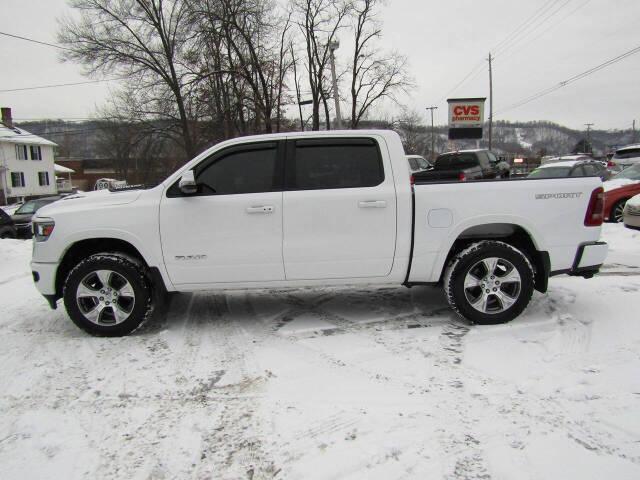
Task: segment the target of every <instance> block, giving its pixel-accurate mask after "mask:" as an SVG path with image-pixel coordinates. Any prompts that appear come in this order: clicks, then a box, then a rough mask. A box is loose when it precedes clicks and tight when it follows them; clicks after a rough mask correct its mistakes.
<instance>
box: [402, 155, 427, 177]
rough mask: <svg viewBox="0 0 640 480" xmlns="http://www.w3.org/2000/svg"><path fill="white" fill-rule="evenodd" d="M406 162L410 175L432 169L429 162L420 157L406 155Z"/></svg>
mask: <svg viewBox="0 0 640 480" xmlns="http://www.w3.org/2000/svg"><path fill="white" fill-rule="evenodd" d="M407 161H408V162H409V170H411V173H416V172H424V171H425V170H431V169H432V168H433V165H431V162H430V161H429V160H427V159H426V158H424V157H423V156H422V155H407Z"/></svg>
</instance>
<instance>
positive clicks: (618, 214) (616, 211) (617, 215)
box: [611, 202, 625, 223]
mask: <svg viewBox="0 0 640 480" xmlns="http://www.w3.org/2000/svg"><path fill="white" fill-rule="evenodd" d="M624 206H625V202H618V203H616V205H615V207H614V208H613V213H612V215H611V216H612V217H613V220H614V221H615V222H616V223H621V222H622V214H623V213H624Z"/></svg>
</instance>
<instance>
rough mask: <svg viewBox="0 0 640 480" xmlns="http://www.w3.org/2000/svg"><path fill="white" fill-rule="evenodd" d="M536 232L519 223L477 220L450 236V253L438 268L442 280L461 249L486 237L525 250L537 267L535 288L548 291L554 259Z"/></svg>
mask: <svg viewBox="0 0 640 480" xmlns="http://www.w3.org/2000/svg"><path fill="white" fill-rule="evenodd" d="M536 238H538V239H539V238H540V237H536V235H533V234H532V233H531V231H530V230H529V229H528V228H525V227H524V226H522V225H521V224H519V223H512V222H492V223H476V224H474V225H470V226H469V225H467V226H466V227H465V228H464V229H460V230H459V231H458V233H457V235H456V236H455V237H453V238H450V240H449V244H448V247H449V248H448V249H443V251H446V252H447V253H446V255H442V256H441V257H439V258H438V260H437V262H438V264H437V265H436V268H437V269H439V270H436V271H440V278H439V281H442V279H443V275H444V271H445V268H444V267H445V266H446V265H447V264H448V263H449V261H450V260H451V258H453V257H454V256H455V255H456V254H457V253H458V252H460V251H462V250H464V249H465V248H467V247H468V246H469V245H471V244H472V243H475V242H479V241H482V240H499V241H501V242H504V243H507V244H509V245H511V246H512V247H515V248H517V249H518V250H520V251H522V252H523V253H524V254H525V255H526V256H527V257H528V258H529V261H530V262H531V264H532V265H533V267H534V274H535V289H536V290H538V291H540V292H543V293H544V292H546V291H547V284H548V280H549V271H550V270H551V262H550V258H549V253H548V252H547V251H545V250H544V247H542V246H540V241H539V240H538V241H537V242H536Z"/></svg>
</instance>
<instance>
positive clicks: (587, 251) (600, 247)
mask: <svg viewBox="0 0 640 480" xmlns="http://www.w3.org/2000/svg"><path fill="white" fill-rule="evenodd" d="M608 251H609V246H608V245H607V244H606V243H605V242H587V243H582V244H580V245H579V246H578V250H577V251H576V256H575V258H574V260H573V265H572V266H571V268H570V269H567V270H557V271H553V272H551V273H550V274H549V276H554V275H561V274H563V273H566V274H567V275H572V276H576V277H584V278H591V277H593V276H594V275H595V274H596V273H598V272H599V271H600V267H601V266H602V264H603V263H604V260H605V259H606V258H607V252H608Z"/></svg>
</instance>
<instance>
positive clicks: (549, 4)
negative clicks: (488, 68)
mask: <svg viewBox="0 0 640 480" xmlns="http://www.w3.org/2000/svg"><path fill="white" fill-rule="evenodd" d="M556 2H557V0H548V1H547V2H546V3H545V4H544V5H542V7H540V8H539V9H538V10H536V11H535V12H534V13H533V15H532V16H531V17H529V18H527V19H526V20H525V21H524V22H522V23H521V24H520V25H518V26H517V27H516V28H514V29H513V30H512V31H511V33H509V35H507V36H506V37H505V38H503V39H502V40H501V41H500V42H498V43H497V44H496V45H494V46H493V48H491V51H492V52H497V51H498V50H499V49H500V48H502V45H504V44H506V43H507V42H510V41H511V40H513V39H514V38H516V37H517V36H518V35H519V34H520V33H521V32H522V30H523V28H524V27H526V25H527V24H528V23H531V22H534V21H535V20H536V19H537V18H539V17H540V16H541V15H543V14H544V13H545V12H546V11H548V10H549V9H550V8H551V7H552V6H553V4H554V3H556Z"/></svg>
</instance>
